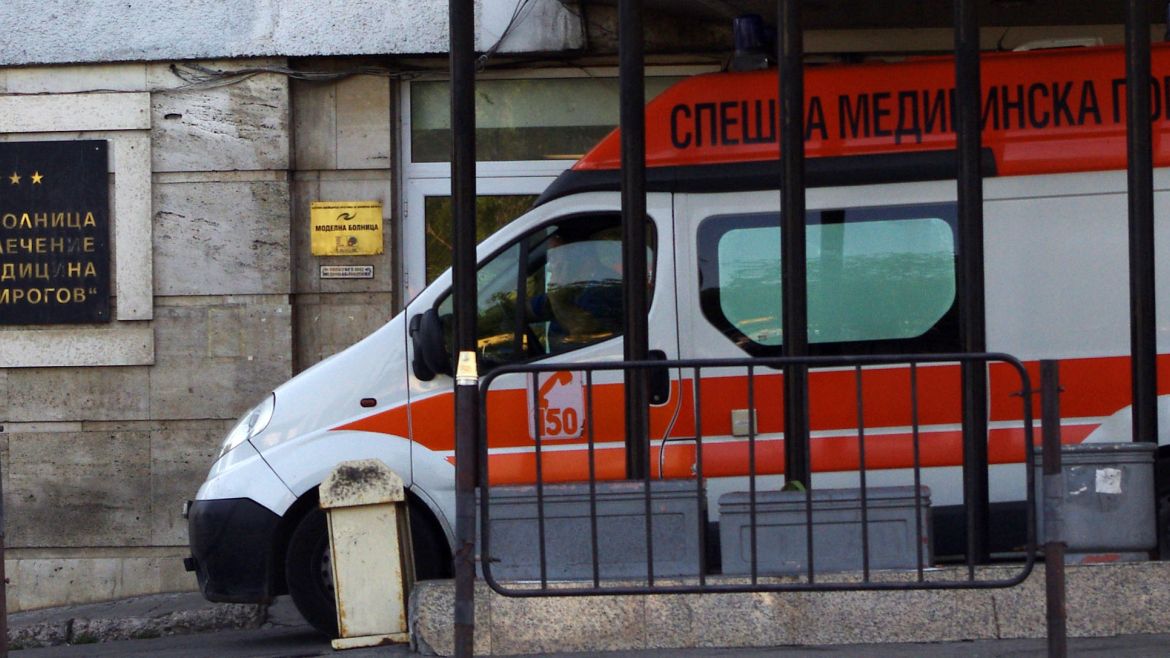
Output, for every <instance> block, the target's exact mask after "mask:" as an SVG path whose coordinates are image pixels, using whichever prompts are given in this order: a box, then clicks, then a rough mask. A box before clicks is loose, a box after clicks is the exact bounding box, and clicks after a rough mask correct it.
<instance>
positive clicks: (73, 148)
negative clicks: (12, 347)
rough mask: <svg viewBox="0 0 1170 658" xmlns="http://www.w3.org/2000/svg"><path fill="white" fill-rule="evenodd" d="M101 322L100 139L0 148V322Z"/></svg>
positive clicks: (105, 223) (104, 148) (103, 159)
mask: <svg viewBox="0 0 1170 658" xmlns="http://www.w3.org/2000/svg"><path fill="white" fill-rule="evenodd" d="M109 321H110V201H109V156H108V144H107V142H105V141H104V140H79V141H71V142H15V143H0V324H6V325H13V324H64V323H71V324H77V323H83V322H109Z"/></svg>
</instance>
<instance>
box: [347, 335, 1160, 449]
mask: <svg viewBox="0 0 1170 658" xmlns="http://www.w3.org/2000/svg"><path fill="white" fill-rule="evenodd" d="M1158 362H1159V363H1158V365H1159V368H1158V372H1159V377H1158V393H1159V394H1160V395H1165V394H1167V393H1170V355H1160V356H1159V357H1158ZM1025 367H1026V369H1027V370H1028V371H1029V373H1030V375H1031V377H1032V385H1033V386H1037V385H1038V382H1039V363H1037V362H1030V363H1027V364H1025ZM1129 367H1130V365H1129V358H1128V357H1121V356H1116V357H1102V358H1087V359H1065V360H1063V361H1061V386H1062V388H1063V393H1062V395H1061V411H1062V414H1063V417H1064V418H1066V419H1085V420H1082V421H1079V422H1077V421H1073V422H1074V423H1076V425H1075V426H1070V425H1068V424H1066V425H1065V430H1066V432H1068V431H1072V429H1073V427H1079V428H1081V429H1080V430H1077V431H1078V432H1079V433H1077V434H1073V435H1072V438H1071V439H1070V440H1073V441H1080V440H1082V439H1083V438H1084V436H1087V434H1088V432H1089V431H1090V430H1091V429H1092V428H1093V427H1095V422H1090V421H1089V419H1096V418H1102V417H1108V416H1110V415H1112V414H1113V413H1115V412H1117V411H1119V410H1120V409H1122V408H1124V407H1125V406H1127V405H1129V404H1130V392H1129V389H1130V386H1129V381H1130V379H1129V378H1130V375H1129ZM764 372H766V373H768V374H761V375H758V376H757V377H755V382H754V384H755V395H754V398H755V404H756V416H757V425H756V428H757V432H758V433H759V434H765V435H766V434H780V433H781V432H783V427H784V410H783V403H782V400H783V377H782V376H781V375H779V374H774V371H771V370H765V371H764ZM989 372H990V380H989V381H990V394H989V402H990V405H989V417H990V420H991V421H992V422H1016V421H1021V420H1022V415H1023V414H1022V411H1023V405H1022V403H1021V399H1020V397H1019V393H1020V391H1019V388H1020V383H1019V381H1018V375H1017V374H1016V372H1015V371H1014V369H1013V368H1011V367H1010V366H1007V365H1006V364H993V365H992V366H991V367H990V370H989ZM747 387H748V380H747V377H746V376H742V375H740V376H734V377H711V378H704V379H703V381H702V383H701V390H700V391H699V392H698V393H699V394H700V395H701V396H702V406H703V410H704V417H703V419H702V426H701V428H700V429H701V430H702V436H704V437H707V438H711V437H728V436H730V435H731V434H732V427H731V419H732V412H733V411H735V410H739V409H746V408H747ZM862 392H863V401H864V406H863V420H864V424H865V427H866V429H867V431H873V430H880V429H882V428H906V427H909V426H910V425H911V424H912V423H911V420H912V418H911V406H910V372H909V369H908V368H904V367H901V368H881V369H867V370H865V371H863V375H862ZM671 394H672V399H674V400H677V401H678V402H677V407H678V409H677V418H676V419H675V422H674V424H673V425H669V423H670V421H671V419H672V417H673V416H674V414H675V405H665V406H664V407H654V408H652V409H651V432H650V434H651V436H653V437H657V439H655V441H654V442H653V443H655V445H656V442H657V440H659V439H660V438H661V437H662V436H663V434H664V433H665V432H666V430H667V428H668V427H669V428H670V435H671V437H673V438H682V437H694V436H695V435H696V427H695V413H694V403H695V395H696V391H695V382H694V380H691V379H686V380H684V381H683V382H682V383H681V385H680V384H679V383H677V382H676V383H674V384H673V389H672V392H671ZM855 396H856V380H855V374H854V371H852V370H839V371H828V372H826V371H821V372H815V371H814V372H813V373H812V376H811V377H810V398H809V399H810V403H809V404H810V424H811V429H812V431H814V432H841V431H850V430H852V428H854V427H856V425H857V407H856V406H855V402H854V400H855ZM623 399H624V396H623V391H622V386H621V385H620V384H597V385H595V387H594V391H593V408H594V410H595V412H594V414H593V438H594V441H595V442H596V443H599V444H601V443H618V444H620V443H623V442H624V437H625V427H624V421H623V417H622V412H621V410H622V409H624V401H623ZM960 400H961V387H960V382H959V368H958V367H957V366H954V365H932V366H920V367H919V368H918V416H917V421H918V424H919V426H922V427H929V426H932V425H933V426H939V425H952V426H957V425H958V424H959V423H960V419H961V416H960ZM488 404H489V413H488V426H487V438H488V440H489V444H490V445H491V447H492V448H528V447H531V446H532V445H533V440H532V438H531V437H530V434H529V429H528V424H529V418H528V414H529V413H530V410H529V409H528V405H527V394H526V392H525V391H524V390H515V389H513V390H498V391H491V392H489V397H488ZM597 410H605V411H604V413H602V412H601V411H597ZM1033 417H1034V418H1036V419H1038V418H1039V402H1038V400H1037V401H1034V405H1033ZM585 421H586V419H582V427H585ZM1066 422H1067V421H1066ZM408 428H409V430H408ZM1085 428H1088V429H1085ZM335 429H337V430H356V431H364V432H374V433H379V434H388V435H394V436H404V437H405V436H410V437H411V438H413V439H414V440H415V441H417V442H418V443H419V444H420V445H423V446H426V447H427V448H429V449H431V450H435V451H438V452H449V451H451V450H453V449H454V445H455V442H454V436H455V428H454V400H453V395H452V394H451V393H450V392H444V393H441V394H438V395H434V396H431V397H428V398H423V399H419V400H415V401H414V402H413V403H412V405H411V406H410V411H409V424H408V412H407V406H406V405H402V406H398V407H395V408H392V409H387V410H384V411H380V412H377V413H374V414H371V415H370V416H367V417H365V418H361V419H358V420H356V421H352V422H350V423H346V424H344V425H341V426H338V427H337V428H335ZM874 436H875V437H876V436H878V435H874ZM1066 438H1069V437H1068V436H1066ZM947 440H948V441H950V440H952V439H947ZM587 441H588V433H587V431H586V430H584V429H583V430H582V432H581V435H580V436H579V437H578V438H576V439H570V440H556V441H552V440H548V441H546V445H549V446H566V445H575V446H582V447H583V446H584V445H585V444H586V442H587ZM822 441H828V442H827V443H823V444H821V443H820V442H822ZM833 441H834V440H827V439H814V441H813V444H814V446H815V445H823V446H824V448H820V450H823V451H828V452H825V453H824V456H823V457H819V458H818V459H827V460H829V461H826V462H824V463H825V464H826V466H825V468H827V469H829V470H834V469H836V468H837V467H836V466H833V464H835V463H836V462H837V457H833V455H841V454H845V453H848V452H849V451H850V450H852V448H848V447H847V448H832V449H830V447H831V446H833V445H835V444H834V443H833ZM875 441H877V443H875V444H874V445H875V446H880V447H875V448H874V450H877V451H879V452H884V451H886V450H894V451H897V450H903V451H904V447H899V446H904V444H900V443H898V442H897V441H895V440H893V439H889V438H881V439H875ZM711 445H712V446H714V445H716V444H711ZM711 449H714V450H737V449H730V448H711ZM550 454H551V453H550ZM670 454H671V453H670V451H668V455H670ZM745 454H746V453H745ZM815 454H816V453H814V455H815ZM743 456H744V455H740V456H739V457H736V458H741V457H743ZM882 458H883V457H880V456H872V457H871V459H882ZM557 459H562V457H558V458H557ZM566 459H567V458H566ZM891 459H894V458H891ZM705 461H706V460H705ZM895 461H899V462H904V461H905V459H904V457H901V456H900V457H897V458H896V459H895ZM854 467H855V466H854ZM818 468H820V467H819V466H818ZM851 468H852V467H851ZM668 471H669V469H668Z"/></svg>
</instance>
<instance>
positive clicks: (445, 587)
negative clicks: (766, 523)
mask: <svg viewBox="0 0 1170 658" xmlns="http://www.w3.org/2000/svg"><path fill="white" fill-rule="evenodd" d="M1018 571H1019V568H1018V567H1010V566H997V567H980V568H979V572H980V577H979V579H980V580H993V579H999V580H1007V579H1009V578H1011V577H1012V576H1013V575H1014V574H1015V573H1017V572H1018ZM965 572H966V569H965V568H963V569H958V570H957V571H956V570H955V568H946V569H941V570H932V571H931V573H930V574H928V578H929V577H932V576H934V575H935V574H936V573H938V574H940V575H941V576H946V579H947V580H951V579H953V577H954V576H955V575H956V574H957V575H959V576H962V575H963V574H964V573H965ZM1066 575H1067V585H1068V598H1067V611H1068V634H1069V637H1111V636H1121V635H1133V634H1150V633H1164V632H1166V629H1167V628H1170V562H1134V563H1118V564H1107V565H1093V566H1070V567H1069V568H1068V569H1067V572H1066ZM562 586H563V585H562ZM454 598H455V597H454V583H453V582H452V581H429V582H425V583H419V584H418V586H416V587H415V589H414V590H413V591H412V592H411V610H410V611H411V615H410V616H411V631H412V634H413V641H414V646H415V647H416V650H418V651H419V652H420V653H423V654H425V655H440V656H450V655H453V653H454V642H453V640H454V638H453V625H452V618H453V610H454ZM1046 630H1047V629H1046V623H1045V589H1044V569H1043V566H1042V565H1037V568H1036V569H1035V570H1034V571H1033V572H1032V575H1031V576H1030V577H1029V578H1027V580H1025V581H1024V582H1023V583H1022V584H1020V585H1018V586H1016V587H1012V588H1009V589H978V590H974V589H966V590H951V591H946V590H930V591H891V592H875V591H870V592H856V591H854V592H848V591H840V592H794V591H790V592H782V593H714V594H703V595H694V594H655V595H645V594H643V595H632V596H613V595H609V596H600V597H547V598H510V597H504V596H501V595H499V594H497V593H495V592H492V591H491V590H489V589H488V587H487V586H486V585H485V584H484V583H483V581H478V582H477V583H476V589H475V653H476V655H497V656H499V655H541V654H549V653H557V652H564V653H573V652H600V651H639V650H672V649H699V650H701V649H704V648H713V647H745V648H746V647H757V648H762V647H775V646H825V645H853V644H877V643H893V644H898V643H921V642H947V641H967V640H996V639H1018V638H1042V637H1045V635H1046Z"/></svg>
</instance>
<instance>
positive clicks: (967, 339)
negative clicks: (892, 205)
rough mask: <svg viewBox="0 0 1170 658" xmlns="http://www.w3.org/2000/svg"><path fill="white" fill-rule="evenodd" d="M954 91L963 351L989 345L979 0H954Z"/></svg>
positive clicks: (973, 458)
mask: <svg viewBox="0 0 1170 658" xmlns="http://www.w3.org/2000/svg"><path fill="white" fill-rule="evenodd" d="M954 10H955V95H956V105H957V109H956V114H957V119H958V122H957V125H956V126H955V132H956V135H955V139H956V145H957V147H958V181H957V186H958V206H959V263H958V273H957V277H956V278H957V281H956V287H957V288H958V290H959V323H960V327H959V335H960V337H961V342H962V348H963V351H964V352H970V353H977V352H983V351H985V350H986V349H987V338H986V328H985V316H986V311H985V306H984V300H983V296H984V282H983V174H982V170H981V167H980V145H981V143H982V135H981V130H982V125H981V122H980V116H979V111H980V95H981V94H980V92H981V87H980V84H981V83H980V74H979V20H978V15H977V13H976V2H975V0H954ZM979 365H980V364H974V363H966V364H964V374H963V436H964V439H965V440H964V444H963V446H964V452H963V496H964V500H965V501H966V504H967V566H968V569H969V570H970V571H971V572H972V573H973V572H974V567H975V565H976V564H986V563H987V561H988V559H989V555H988V542H987V528H988V526H989V510H990V502H989V487H988V481H987V440H986V437H987V373H986V370H984V369H983V368H981V367H978V366H979Z"/></svg>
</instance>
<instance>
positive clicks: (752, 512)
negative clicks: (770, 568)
mask: <svg viewBox="0 0 1170 658" xmlns="http://www.w3.org/2000/svg"><path fill="white" fill-rule="evenodd" d="M747 403H748V413H747V416H748V518H749V519H750V520H751V543H752V545H751V558H752V570H751V571H752V584H753V585H754V584H756V583H757V582H758V581H759V568H760V565H759V543H758V541H757V536H756V534H757V527H756V526H757V523H756V368H755V366H753V365H751V364H749V365H748V380H747ZM786 468H787V467H786Z"/></svg>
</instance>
